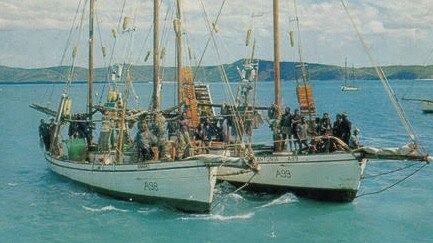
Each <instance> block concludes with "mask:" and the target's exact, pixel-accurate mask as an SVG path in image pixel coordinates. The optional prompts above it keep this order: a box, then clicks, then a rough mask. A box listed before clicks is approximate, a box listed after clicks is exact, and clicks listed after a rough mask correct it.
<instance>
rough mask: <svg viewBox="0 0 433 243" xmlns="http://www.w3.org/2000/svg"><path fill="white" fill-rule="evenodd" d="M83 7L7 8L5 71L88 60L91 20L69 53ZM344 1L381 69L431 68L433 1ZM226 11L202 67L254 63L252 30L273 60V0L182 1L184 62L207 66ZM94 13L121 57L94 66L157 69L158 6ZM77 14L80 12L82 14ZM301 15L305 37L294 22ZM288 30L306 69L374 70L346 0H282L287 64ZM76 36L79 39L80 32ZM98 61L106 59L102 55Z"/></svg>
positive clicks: (261, 52) (2, 48) (167, 16)
mask: <svg viewBox="0 0 433 243" xmlns="http://www.w3.org/2000/svg"><path fill="white" fill-rule="evenodd" d="M84 2H85V0H82V1H80V0H67V1H55V0H37V1H35V0H20V1H16V0H0V11H1V13H0V40H1V42H0V65H5V66H10V67H23V68H42V67H51V66H58V65H69V64H68V61H69V62H70V60H71V58H70V56H71V54H70V53H71V52H72V51H71V50H72V49H73V47H74V46H79V47H80V48H79V50H81V52H80V53H82V54H86V52H87V51H86V50H85V48H86V47H85V44H78V42H79V41H81V42H83V43H86V35H87V33H86V31H87V30H86V27H85V26H86V25H87V21H88V20H87V19H83V20H84V21H83V26H84V27H83V31H82V32H83V33H82V37H77V38H75V40H72V41H71V42H69V43H73V44H70V45H67V40H68V35H69V33H70V29H71V26H72V23H73V22H74V17H75V14H76V12H77V6H78V5H79V3H81V4H83V3H84ZM344 2H345V3H346V4H347V6H348V10H349V12H350V15H351V16H353V19H354V22H355V25H356V27H357V28H358V29H359V31H360V34H361V36H362V38H363V40H364V41H365V43H366V44H367V46H368V49H369V51H370V52H371V53H372V55H373V57H374V61H375V62H376V63H377V64H379V65H383V66H384V65H432V64H433V54H432V52H433V30H432V26H433V14H431V13H432V12H433V1H432V0H380V1H377V0H352V1H350V0H344ZM124 3H125V5H123V4H124ZM223 3H224V5H223V7H222V10H221V14H220V16H219V19H218V22H217V26H218V32H217V33H216V34H215V42H214V41H210V44H209V46H208V48H207V49H206V52H205V54H204V55H203V59H202V64H204V65H214V64H219V63H231V62H234V61H236V60H238V59H241V58H243V57H246V56H249V55H250V54H249V53H250V50H249V49H248V48H247V47H246V46H245V38H246V32H247V30H248V29H249V28H252V29H253V37H254V39H255V40H256V43H257V50H256V52H257V53H256V56H257V57H258V58H262V59H267V60H272V59H273V42H272V41H273V39H272V37H273V36H272V1H271V0H188V1H187V0H183V8H182V9H183V15H182V17H183V18H182V19H183V20H182V25H183V28H184V30H183V31H184V35H183V39H184V50H185V54H186V50H187V49H188V47H189V48H191V50H192V53H193V54H194V55H193V56H194V57H195V58H194V60H193V61H192V63H193V62H198V60H200V57H201V55H202V53H203V50H204V49H205V46H206V43H207V40H208V39H209V36H210V34H209V31H208V30H207V28H206V21H205V18H204V16H207V18H208V19H210V21H211V22H214V21H215V19H216V17H217V15H218V12H219V10H220V9H221V6H222V4H223ZM174 6H175V5H174V0H162V8H161V18H162V21H161V26H166V28H162V29H163V30H162V31H161V32H162V34H161V35H162V36H163V37H164V38H163V39H162V40H161V46H163V47H165V49H166V53H167V55H166V57H165V58H164V59H165V60H166V61H164V62H163V64H165V65H172V64H173V61H172V60H174V55H175V54H174V50H175V49H174V41H173V39H174V38H173V36H174V35H173V28H172V26H173V23H172V21H173V20H172V17H171V16H172V15H173V13H174V9H175V7H174ZM203 6H204V7H203ZM96 8H97V10H96V13H97V21H96V23H97V26H98V28H97V36H98V38H99V36H101V37H102V38H100V40H96V42H97V46H98V47H97V48H99V49H100V46H101V45H103V46H105V47H107V49H109V50H110V53H112V54H114V58H113V59H108V60H107V58H106V60H105V61H101V62H99V63H97V64H96V65H97V66H103V65H104V64H106V63H107V62H108V63H110V60H114V62H126V61H125V60H128V62H131V63H133V64H138V65H142V64H151V58H150V59H149V60H148V61H147V62H145V60H144V59H145V58H144V57H145V56H146V53H147V51H148V50H150V49H151V45H152V38H151V36H150V35H149V33H150V26H151V22H152V8H153V1H152V0H117V1H115V0H97V1H96ZM122 8H123V10H124V11H123V15H121V12H122V11H121V10H122ZM203 9H205V10H206V11H205V12H204V11H203ZM86 10H87V8H86ZM78 12H79V13H82V11H81V10H80V11H78ZM80 16H81V15H80ZM124 16H128V17H130V19H131V21H130V22H131V23H132V24H131V26H133V27H135V28H134V29H135V31H126V32H122V31H120V34H119V36H120V37H118V38H117V42H116V44H114V43H115V40H116V39H114V37H113V36H112V34H111V33H112V32H111V31H112V28H116V26H118V22H119V21H118V20H119V19H120V18H123V17H124ZM253 16H254V17H253ZM296 16H297V17H298V20H299V26H300V28H299V30H300V32H298V31H297V28H296V22H295V21H294V20H295V19H296ZM78 19H80V17H79V18H78ZM78 22H80V21H76V23H78ZM131 29H132V28H131ZM164 29H167V30H164ZM289 31H295V38H296V40H297V41H298V40H299V39H300V40H301V51H302V52H301V53H302V58H303V60H304V61H306V62H313V63H323V64H333V65H340V66H342V65H344V60H345V59H346V58H347V60H348V63H349V65H354V66H355V67H360V66H371V65H372V63H371V61H370V60H369V59H368V56H367V53H366V52H365V50H364V48H363V46H362V44H361V41H360V40H359V38H358V37H357V35H356V34H355V31H354V28H353V26H352V24H351V22H350V19H349V17H348V15H347V14H346V12H345V11H344V8H343V6H342V4H341V2H340V0H297V1H296V11H295V2H294V1H293V0H284V1H280V45H281V60H282V61H298V60H299V55H298V48H292V47H291V46H290V42H289ZM74 32H78V31H77V28H75V29H74ZM99 33H101V34H100V35H99ZM77 36H78V34H77ZM75 42H77V43H75ZM101 43H102V44H101ZM82 46H83V47H82ZM99 49H98V50H99ZM64 54H65V55H64ZM63 56H66V58H62V57H63ZM97 56H98V57H100V59H103V58H102V55H101V54H97ZM184 56H188V55H184ZM186 59H187V58H186ZM149 61H150V63H149ZM186 62H188V60H186ZM77 64H78V65H80V66H85V65H86V58H85V55H82V56H80V57H79V58H78V61H77Z"/></svg>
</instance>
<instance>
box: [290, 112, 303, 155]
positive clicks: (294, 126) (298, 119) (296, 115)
mask: <svg viewBox="0 0 433 243" xmlns="http://www.w3.org/2000/svg"><path fill="white" fill-rule="evenodd" d="M299 123H301V113H300V112H299V109H295V113H294V114H293V116H292V131H293V132H294V135H295V141H296V143H295V144H298V149H299V150H301V147H302V145H301V144H299V141H300V140H299V137H298V132H297V126H298V124H299ZM295 147H296V146H295ZM294 149H295V150H296V148H294Z"/></svg>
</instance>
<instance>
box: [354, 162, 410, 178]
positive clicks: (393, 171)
mask: <svg viewBox="0 0 433 243" xmlns="http://www.w3.org/2000/svg"><path fill="white" fill-rule="evenodd" d="M417 164H418V163H413V164H411V165H406V166H403V167H400V168H397V169H395V170H391V171H387V172H383V173H379V174H376V175H370V176H363V177H362V179H369V178H374V177H379V176H383V175H388V174H392V173H395V172H398V171H402V170H405V169H408V168H411V167H413V166H415V165H417Z"/></svg>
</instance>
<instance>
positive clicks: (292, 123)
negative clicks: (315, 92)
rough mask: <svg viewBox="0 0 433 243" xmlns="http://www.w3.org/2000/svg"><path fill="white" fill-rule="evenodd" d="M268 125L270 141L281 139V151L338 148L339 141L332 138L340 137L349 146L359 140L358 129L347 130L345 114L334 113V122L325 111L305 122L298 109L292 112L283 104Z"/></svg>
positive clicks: (316, 150) (350, 127) (347, 122)
mask: <svg viewBox="0 0 433 243" xmlns="http://www.w3.org/2000/svg"><path fill="white" fill-rule="evenodd" d="M271 128H272V130H273V131H274V140H276V141H278V140H279V139H280V140H281V145H282V147H281V149H282V150H286V149H288V150H289V151H295V152H313V153H315V152H332V151H336V150H340V149H342V148H341V146H342V143H339V142H338V140H332V139H331V138H332V137H336V138H338V139H340V140H341V141H342V142H344V143H345V144H346V145H348V146H349V147H350V148H351V149H356V148H359V147H360V146H362V145H361V143H360V140H359V134H360V130H359V129H358V128H356V129H354V131H353V133H352V132H351V131H352V123H351V122H350V120H349V118H348V115H347V113H339V114H337V115H336V118H335V121H334V123H332V122H331V118H330V117H329V114H328V113H323V116H322V117H321V118H320V117H316V118H315V119H314V120H313V119H311V120H310V121H307V119H306V117H305V116H302V115H301V113H300V111H299V109H295V111H294V113H292V112H291V109H290V108H289V107H286V109H285V111H284V113H283V114H282V116H281V119H276V120H275V122H274V123H273V124H272V125H271Z"/></svg>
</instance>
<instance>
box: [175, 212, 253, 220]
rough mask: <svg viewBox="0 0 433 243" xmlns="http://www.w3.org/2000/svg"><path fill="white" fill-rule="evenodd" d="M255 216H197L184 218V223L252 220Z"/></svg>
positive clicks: (250, 214)
mask: <svg viewBox="0 0 433 243" xmlns="http://www.w3.org/2000/svg"><path fill="white" fill-rule="evenodd" d="M253 216H254V213H247V214H238V215H220V214H209V215H195V216H192V217H182V218H180V219H181V220H183V221H187V220H197V219H198V220H219V221H226V220H234V219H250V218H252V217H253Z"/></svg>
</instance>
